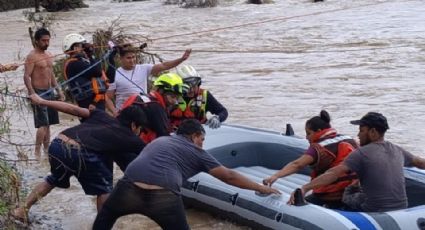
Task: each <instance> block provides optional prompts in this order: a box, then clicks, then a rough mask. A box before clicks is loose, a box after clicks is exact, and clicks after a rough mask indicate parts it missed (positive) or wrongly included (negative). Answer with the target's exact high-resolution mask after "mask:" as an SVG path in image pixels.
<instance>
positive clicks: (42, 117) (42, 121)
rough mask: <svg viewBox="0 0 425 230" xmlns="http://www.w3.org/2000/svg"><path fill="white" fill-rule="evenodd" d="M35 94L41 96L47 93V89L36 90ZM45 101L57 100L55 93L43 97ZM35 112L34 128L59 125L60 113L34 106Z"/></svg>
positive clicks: (45, 107) (44, 107)
mask: <svg viewBox="0 0 425 230" xmlns="http://www.w3.org/2000/svg"><path fill="white" fill-rule="evenodd" d="M34 91H35V93H36V94H38V95H40V94H42V93H44V92H46V91H47V89H34ZM42 98H43V99H46V100H50V101H53V100H55V98H54V94H53V92H50V93H48V94H46V95H43V96H42ZM32 109H33V112H34V126H35V127H36V128H40V127H42V126H49V125H55V124H59V114H58V111H56V110H54V109H51V108H48V107H47V106H39V105H32Z"/></svg>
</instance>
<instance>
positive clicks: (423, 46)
mask: <svg viewBox="0 0 425 230" xmlns="http://www.w3.org/2000/svg"><path fill="white" fill-rule="evenodd" d="M86 3H88V4H89V5H90V8H87V9H78V10H75V11H70V12H62V13H55V14H54V15H55V17H56V20H55V21H54V23H53V25H52V26H51V30H52V31H53V32H54V36H53V38H52V41H51V47H50V49H49V50H50V51H51V52H53V53H55V54H58V53H60V52H61V50H60V47H61V41H62V38H63V37H64V36H65V35H66V34H68V33H73V32H78V33H84V32H86V35H88V34H90V33H91V32H93V31H94V30H95V29H96V28H99V27H105V26H107V25H108V24H109V22H110V21H111V20H114V19H116V18H118V17H120V18H121V26H123V27H125V28H126V31H127V32H130V33H132V34H136V35H148V36H149V37H150V38H161V37H166V36H170V35H176V34H184V33H189V32H195V31H203V30H208V29H212V28H219V27H228V26H233V25H240V24H243V23H248V22H259V21H264V20H268V19H274V18H283V17H288V18H289V17H291V19H287V20H280V21H273V22H268V23H261V24H255V25H249V26H244V27H237V28H233V29H228V30H218V31H214V32H210V33H204V34H196V35H191V36H175V37H172V38H168V39H162V40H154V41H153V42H152V43H150V44H149V48H150V49H151V50H155V49H163V50H181V51H179V52H171V51H168V52H159V53H160V54H161V56H162V57H164V58H166V59H173V58H176V57H178V56H180V55H181V54H182V53H183V50H184V49H185V48H193V49H194V52H193V54H192V56H191V57H190V59H189V60H188V61H187V62H186V63H187V64H191V65H193V66H195V67H196V68H197V70H198V71H199V72H200V73H201V74H202V75H203V76H204V77H205V78H204V83H203V85H204V86H205V88H208V89H209V90H211V92H212V93H213V94H214V96H215V97H216V98H218V99H219V100H220V101H221V102H222V103H223V104H224V105H225V106H226V107H227V108H228V110H229V114H230V115H229V118H228V120H227V121H226V123H229V124H242V125H248V126H253V127H259V128H266V129H272V130H277V131H283V129H284V127H285V125H286V123H291V124H292V125H293V127H294V129H295V132H296V133H297V134H298V135H301V136H303V135H304V131H303V126H304V122H305V120H306V119H308V118H310V117H311V116H313V115H316V114H318V113H319V111H320V110H321V109H326V110H328V111H329V112H330V114H331V116H332V123H333V126H334V127H335V128H337V129H338V130H339V131H341V132H342V133H346V134H349V135H352V136H356V134H357V127H355V126H351V125H349V123H348V122H349V121H350V120H352V119H357V118H360V117H361V116H362V115H363V114H365V113H366V112H368V111H378V112H382V113H383V114H384V115H386V116H387V118H388V120H389V124H390V130H389V131H388V133H387V135H386V138H387V139H388V140H391V141H393V142H395V143H397V144H400V145H402V146H404V147H405V148H406V149H408V150H409V151H411V152H413V153H414V154H418V155H421V156H425V154H424V152H423V150H424V149H425V144H424V143H425V142H423V140H422V138H421V136H422V135H423V129H422V127H424V124H425V116H424V114H425V110H424V106H425V80H424V77H425V68H424V64H425V56H424V51H425V23H423V22H424V21H425V14H423V12H425V6H424V5H423V2H422V1H403V0H400V1H383V0H382V1H381V0H380V1H375V0H360V1H336V0H331V1H325V2H323V3H318V4H313V3H310V2H309V1H298V0H288V1H275V2H274V3H272V4H264V5H248V4H245V2H244V1H221V2H220V5H219V6H218V7H215V8H202V9H181V8H178V7H177V6H175V5H163V4H162V2H161V1H158V0H152V1H146V2H130V3H112V2H110V1H86ZM362 5H368V6H366V7H359V6H362ZM342 8H344V10H340V9H342ZM325 11H327V13H322V14H318V13H317V12H325ZM302 15H307V16H302ZM0 22H1V30H2V31H3V32H2V33H1V34H0V39H1V43H0V50H1V52H0V63H8V62H12V61H14V60H15V61H16V60H17V59H18V57H24V56H25V55H26V54H27V53H28V52H29V50H30V49H31V44H30V43H29V39H28V36H27V28H28V26H31V24H30V23H28V22H27V21H26V20H25V19H24V16H23V15H22V10H16V11H9V12H2V13H0ZM206 50H208V51H214V50H227V51H229V50H232V51H234V52H200V51H206ZM237 50H239V51H261V50H263V51H264V50H266V51H273V52H266V53H259V52H235V51H237ZM197 51H198V52H197ZM22 74H23V71H22V68H20V69H19V70H18V71H16V72H12V73H6V74H1V75H0V83H2V84H4V82H8V84H9V85H10V88H11V90H12V91H14V90H22V89H23V88H24V86H23V81H22ZM1 100H8V101H7V103H9V104H13V105H14V106H17V105H18V104H17V103H16V101H13V100H12V99H10V98H4V97H3V98H2V99H1ZM6 115H8V116H11V117H12V118H11V123H12V126H11V128H12V133H11V136H10V137H9V138H10V139H12V140H14V141H15V142H18V143H23V144H32V143H33V141H34V135H35V130H34V129H33V128H32V127H33V126H32V125H33V124H32V115H31V112H30V111H29V110H25V109H19V108H18V109H16V110H8V111H7V114H6ZM75 123H76V120H75V119H74V120H72V119H71V118H70V117H69V116H64V117H63V122H62V124H61V125H59V126H55V127H53V136H54V135H56V134H57V133H58V132H59V131H60V130H62V129H64V128H66V127H68V126H71V125H72V124H75ZM1 146H2V147H1V148H2V152H7V153H9V155H8V156H9V157H10V158H15V155H16V151H17V150H16V148H15V147H12V146H11V145H6V144H4V143H2V144H1ZM20 149H21V150H22V151H24V152H32V146H30V145H29V146H23V147H21V148H20ZM31 157H32V156H31V155H30V158H31ZM18 167H19V168H20V169H21V171H22V172H23V173H24V179H25V180H24V181H25V185H26V187H27V188H31V187H32V186H33V185H34V184H35V183H37V182H39V181H40V180H42V178H43V177H44V176H45V175H47V173H48V171H49V167H48V163H47V161H45V160H44V161H42V162H41V163H33V162H30V163H28V164H20V165H18ZM120 175H122V173H121V172H119V170H116V173H115V177H116V178H119V177H120ZM95 213H96V210H95V204H94V199H93V198H91V197H88V196H85V195H84V193H83V191H82V189H81V187H80V186H79V184H78V183H77V182H76V180H74V181H73V183H72V186H71V188H70V189H68V190H61V189H57V190H55V191H54V192H52V193H51V194H49V195H48V196H47V197H46V198H45V199H43V200H42V201H40V202H39V203H38V204H37V205H35V206H34V207H33V208H32V209H31V218H32V219H33V220H34V225H33V227H32V228H33V229H40V228H42V229H46V228H48V229H89V228H90V226H91V223H92V221H93V219H94V217H95ZM187 213H188V219H189V223H190V225H191V227H192V228H193V229H198V230H199V229H246V227H244V226H240V225H236V224H232V223H230V222H228V221H224V220H222V219H217V218H215V217H213V216H212V215H210V214H207V213H204V212H202V211H200V210H194V209H189V210H187ZM115 229H158V227H157V226H156V225H155V223H153V222H151V221H150V220H148V219H147V218H145V217H141V216H129V217H126V218H122V219H120V220H119V222H118V223H117V224H116V226H115Z"/></svg>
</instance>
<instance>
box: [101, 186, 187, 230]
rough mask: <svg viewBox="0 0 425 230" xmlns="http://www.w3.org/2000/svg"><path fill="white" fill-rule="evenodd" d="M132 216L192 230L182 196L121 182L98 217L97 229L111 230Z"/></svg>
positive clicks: (166, 225) (178, 228)
mask: <svg viewBox="0 0 425 230" xmlns="http://www.w3.org/2000/svg"><path fill="white" fill-rule="evenodd" d="M130 214H142V215H145V216H147V217H149V218H151V219H152V220H153V221H155V222H156V223H157V224H158V225H159V226H160V227H161V228H162V229H166V230H168V229H169V230H174V229H175V230H185V229H190V228H189V225H188V224H187V221H186V214H185V211H184V206H183V201H182V199H181V196H180V195H177V194H175V193H173V192H171V191H170V190H165V189H160V190H148V189H142V188H139V187H137V186H136V185H134V184H133V183H132V182H129V181H127V180H125V179H121V180H119V181H118V183H117V185H116V187H115V188H114V190H113V191H112V193H111V194H110V195H109V197H108V199H107V200H106V202H105V204H104V205H103V208H102V210H101V211H100V212H99V213H98V214H97V216H96V220H95V221H94V224H93V230H99V229H111V228H112V227H113V226H114V223H115V221H116V220H117V219H118V218H119V217H121V216H125V215H130Z"/></svg>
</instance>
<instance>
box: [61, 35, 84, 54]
mask: <svg viewBox="0 0 425 230" xmlns="http://www.w3.org/2000/svg"><path fill="white" fill-rule="evenodd" d="M85 42H86V39H85V38H84V37H83V36H82V35H81V34H68V35H66V36H65V38H64V39H63V42H62V50H63V52H66V51H68V50H70V49H71V47H72V45H74V44H75V43H85Z"/></svg>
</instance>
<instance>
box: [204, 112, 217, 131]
mask: <svg viewBox="0 0 425 230" xmlns="http://www.w3.org/2000/svg"><path fill="white" fill-rule="evenodd" d="M205 124H206V125H208V127H210V128H211V129H217V128H220V126H221V122H220V119H219V118H218V116H217V115H214V116H212V117H211V118H210V119H208V120H207V122H206V123H205Z"/></svg>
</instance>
